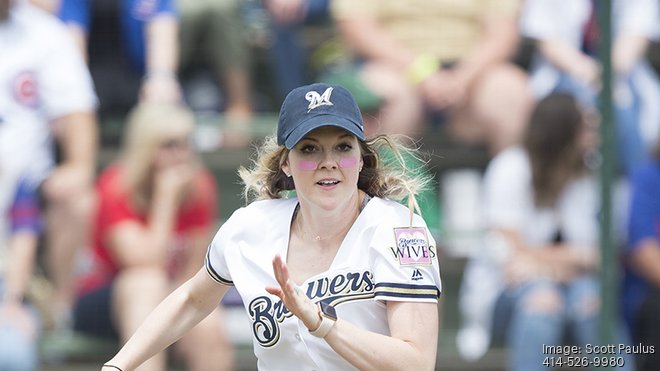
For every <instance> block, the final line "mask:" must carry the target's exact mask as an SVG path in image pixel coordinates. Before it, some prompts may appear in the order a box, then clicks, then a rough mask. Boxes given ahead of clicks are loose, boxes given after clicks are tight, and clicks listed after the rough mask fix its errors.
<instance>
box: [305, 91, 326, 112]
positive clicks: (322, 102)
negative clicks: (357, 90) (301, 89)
mask: <svg viewBox="0 0 660 371" xmlns="http://www.w3.org/2000/svg"><path fill="white" fill-rule="evenodd" d="M331 94H332V88H327V89H325V91H324V92H323V94H319V93H318V92H316V91H313V90H312V91H308V92H307V94H305V99H307V101H308V102H309V106H307V113H309V111H311V110H313V109H314V108H316V107H319V106H332V102H330V95H331Z"/></svg>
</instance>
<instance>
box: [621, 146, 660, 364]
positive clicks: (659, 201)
mask: <svg viewBox="0 0 660 371" xmlns="http://www.w3.org/2000/svg"><path fill="white" fill-rule="evenodd" d="M654 157H655V158H654V159H653V161H652V162H651V163H649V164H647V165H645V166H642V167H641V168H640V170H639V171H638V173H637V174H636V176H635V178H634V180H633V184H632V189H633V197H632V204H631V211H630V220H629V233H628V238H629V242H628V245H627V251H626V274H625V279H624V289H623V292H622V297H621V299H622V302H623V308H624V314H625V317H626V320H627V322H628V326H629V328H630V332H631V335H632V339H633V343H634V344H640V345H641V346H643V347H644V348H643V349H640V351H639V354H637V361H638V367H639V370H640V371H641V370H644V371H646V370H657V368H658V365H660V317H659V316H658V313H660V146H659V147H657V149H656V153H655V156H654ZM650 347H653V348H654V351H651V350H650Z"/></svg>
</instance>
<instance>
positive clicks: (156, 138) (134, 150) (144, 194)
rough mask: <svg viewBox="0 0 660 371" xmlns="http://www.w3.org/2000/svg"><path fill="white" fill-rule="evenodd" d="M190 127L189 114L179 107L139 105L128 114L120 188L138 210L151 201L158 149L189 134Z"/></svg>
mask: <svg viewBox="0 0 660 371" xmlns="http://www.w3.org/2000/svg"><path fill="white" fill-rule="evenodd" d="M194 125H195V117H194V115H193V113H192V111H191V110H190V109H188V108H187V107H186V106H184V105H181V104H169V103H140V104H138V105H137V106H136V107H134V108H133V109H132V110H131V112H129V114H128V119H127V128H126V131H125V134H124V138H123V139H124V141H123V145H122V151H121V153H122V154H121V163H122V169H123V170H122V171H123V174H122V175H123V181H124V182H123V186H124V190H125V191H126V192H128V194H130V195H131V197H132V198H133V201H134V202H135V203H136V205H137V206H138V208H139V209H144V208H146V207H147V206H148V205H149V202H150V200H151V196H152V195H151V193H152V191H153V190H152V181H153V178H152V177H153V161H154V158H155V156H156V153H157V152H158V150H159V147H160V146H161V144H163V142H164V141H166V140H168V139H170V138H173V137H179V136H183V135H189V134H190V133H191V132H192V129H193V127H194Z"/></svg>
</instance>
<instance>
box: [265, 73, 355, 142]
mask: <svg viewBox="0 0 660 371" xmlns="http://www.w3.org/2000/svg"><path fill="white" fill-rule="evenodd" d="M322 126H336V127H338V128H342V129H344V130H346V131H348V132H349V133H351V134H353V135H355V136H356V137H357V138H358V139H360V140H364V138H365V136H364V125H363V124H362V113H361V112H360V108H359V107H358V105H357V103H356V102H355V98H353V95H351V93H350V92H349V91H348V90H346V89H344V88H343V87H341V86H339V85H330V84H324V83H316V84H311V85H305V86H301V87H298V88H295V89H293V90H292V91H291V92H290V93H289V94H288V95H287V96H286V98H284V102H283V103H282V108H281V109H280V117H279V120H278V122H277V144H279V145H282V146H286V148H288V149H291V148H293V146H295V145H296V143H298V142H299V141H300V140H301V139H302V138H303V137H304V136H305V135H307V134H308V133H309V132H311V131H312V130H314V129H317V128H320V127H322Z"/></svg>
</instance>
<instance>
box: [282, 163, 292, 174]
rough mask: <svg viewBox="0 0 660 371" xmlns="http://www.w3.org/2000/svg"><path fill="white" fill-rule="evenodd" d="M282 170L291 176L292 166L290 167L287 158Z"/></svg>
mask: <svg viewBox="0 0 660 371" xmlns="http://www.w3.org/2000/svg"><path fill="white" fill-rule="evenodd" d="M282 172H283V173H284V175H286V176H287V177H289V178H290V177H291V168H290V167H289V160H286V162H284V164H283V165H282Z"/></svg>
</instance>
